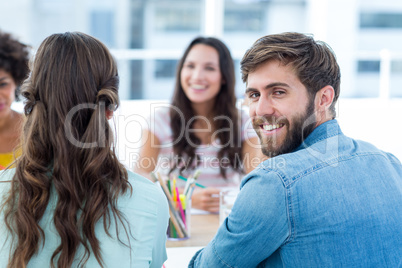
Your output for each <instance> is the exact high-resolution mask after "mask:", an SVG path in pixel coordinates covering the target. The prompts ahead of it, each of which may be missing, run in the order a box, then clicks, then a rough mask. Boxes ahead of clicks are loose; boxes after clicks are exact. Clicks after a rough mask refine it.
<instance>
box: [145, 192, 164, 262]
mask: <svg viewBox="0 0 402 268" xmlns="http://www.w3.org/2000/svg"><path fill="white" fill-rule="evenodd" d="M168 211H169V207H168V204H167V200H166V197H165V196H164V195H163V194H162V195H159V202H158V215H157V219H156V220H157V225H156V227H157V230H156V232H155V234H156V235H155V237H154V246H153V249H152V262H151V264H150V266H149V267H152V268H154V267H155V268H160V267H162V265H163V263H164V262H165V261H166V260H167V254H166V237H167V236H166V232H167V227H168V222H169V213H168Z"/></svg>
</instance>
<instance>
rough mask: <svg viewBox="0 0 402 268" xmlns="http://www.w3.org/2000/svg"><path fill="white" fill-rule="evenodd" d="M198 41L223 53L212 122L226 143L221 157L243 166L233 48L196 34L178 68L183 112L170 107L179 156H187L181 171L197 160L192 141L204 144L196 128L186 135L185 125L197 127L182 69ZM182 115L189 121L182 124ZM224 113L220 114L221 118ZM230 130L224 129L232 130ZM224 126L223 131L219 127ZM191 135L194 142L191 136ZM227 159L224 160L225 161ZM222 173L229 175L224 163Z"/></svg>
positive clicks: (178, 102)
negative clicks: (220, 82)
mask: <svg viewBox="0 0 402 268" xmlns="http://www.w3.org/2000/svg"><path fill="white" fill-rule="evenodd" d="M197 44H203V45H207V46H210V47H213V48H214V49H216V51H217V52H218V55H219V69H220V72H221V75H222V80H223V81H225V83H222V85H221V89H220V91H219V93H218V94H217V96H216V99H215V105H214V107H215V111H213V113H214V116H215V118H216V120H215V121H214V122H212V124H214V128H213V129H214V130H215V131H217V130H218V131H217V132H219V133H218V134H217V135H216V137H217V138H219V140H220V143H221V144H222V145H223V146H222V148H221V149H220V150H219V152H218V158H219V160H222V159H223V158H224V157H225V158H227V161H226V163H228V165H229V166H231V167H233V168H234V169H235V170H237V171H240V170H242V165H241V136H240V133H239V128H240V123H239V119H240V116H239V115H238V110H237V108H236V96H235V73H234V63H233V59H232V57H231V54H230V51H229V49H228V48H227V47H226V45H225V44H224V43H223V42H222V41H220V40H218V39H216V38H213V37H197V38H195V39H194V40H193V41H192V42H191V43H190V44H189V46H188V47H187V49H186V50H185V52H184V55H183V56H182V58H181V59H180V61H179V63H178V66H177V72H176V85H175V90H174V94H173V99H172V105H173V107H176V108H178V110H179V111H181V113H179V112H178V111H177V110H176V109H170V117H171V128H172V131H173V140H174V141H177V142H176V143H174V145H173V150H174V153H175V154H176V155H177V156H178V158H179V159H182V158H187V160H186V163H187V165H185V166H182V167H180V172H182V171H183V170H184V169H185V168H186V167H188V166H191V164H193V163H194V161H196V159H197V156H196V154H195V149H196V147H194V146H192V145H191V144H193V145H194V144H195V145H197V146H198V145H200V144H201V141H200V139H199V138H197V137H196V136H195V135H194V132H189V133H187V134H186V135H184V138H180V137H183V135H182V130H183V127H185V129H186V130H188V129H191V128H193V125H194V122H195V120H192V121H190V120H191V119H192V118H193V117H194V116H195V113H194V110H193V108H192V106H191V101H190V100H189V99H188V98H187V96H186V94H185V93H184V91H183V88H182V85H181V82H180V81H181V70H182V68H183V64H184V62H185V60H186V57H187V55H188V53H189V52H190V50H191V49H192V48H193V46H195V45H197ZM182 116H184V122H185V125H184V126H183V124H182ZM219 117H220V118H219ZM188 122H191V123H190V125H189V126H187V124H188ZM228 129H230V131H222V130H228ZM219 130H221V131H219ZM187 137H188V139H190V141H191V142H189V141H188V140H187ZM222 163H223V162H222ZM178 167H179V165H178V163H176V164H175V165H174V166H173V167H172V169H171V171H170V172H172V171H173V170H174V169H176V168H178ZM220 173H221V174H222V176H223V177H225V178H226V174H225V169H224V167H223V165H220Z"/></svg>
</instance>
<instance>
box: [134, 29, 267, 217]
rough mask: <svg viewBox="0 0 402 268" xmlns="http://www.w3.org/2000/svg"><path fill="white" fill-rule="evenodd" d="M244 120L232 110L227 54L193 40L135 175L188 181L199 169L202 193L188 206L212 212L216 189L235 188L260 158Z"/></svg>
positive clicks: (216, 44)
mask: <svg viewBox="0 0 402 268" xmlns="http://www.w3.org/2000/svg"><path fill="white" fill-rule="evenodd" d="M248 118H249V117H248V115H247V113H245V112H244V111H241V110H239V109H237V108H236V96H235V73H234V63H233V59H232V57H231V54H230V51H229V49H228V48H227V46H226V45H225V44H224V43H223V42H222V41H221V40H219V39H217V38H213V37H197V38H195V39H194V40H192V41H191V43H190V44H189V45H188V47H187V48H186V50H185V51H184V54H183V56H182V58H181V60H180V61H179V63H178V66H177V73H176V86H175V90H174V94H173V99H172V102H171V105H170V107H168V108H166V107H164V108H161V109H159V110H156V112H155V113H154V114H152V115H151V125H150V128H149V129H146V130H145V131H144V133H143V137H144V146H143V147H142V149H141V152H140V157H139V160H140V161H138V163H136V166H135V170H136V171H137V172H141V173H142V174H144V175H146V174H147V173H148V174H149V172H151V171H153V170H156V171H158V172H160V173H162V174H164V175H170V174H172V172H174V173H175V174H174V175H175V176H177V175H179V174H180V175H184V176H185V177H188V176H190V175H191V174H192V173H194V170H196V169H199V170H200V171H201V175H200V176H199V177H198V181H199V182H200V183H201V184H203V185H205V186H208V187H207V188H206V189H202V190H200V189H197V190H196V191H195V192H194V194H193V196H192V206H193V207H195V208H198V209H202V210H206V211H210V212H217V211H219V198H217V196H218V195H219V191H220V189H221V188H225V187H238V185H239V181H240V178H241V176H242V175H244V174H245V173H248V172H249V171H251V170H252V169H253V168H254V167H255V166H256V165H253V162H254V164H256V163H259V162H260V160H261V159H262V157H263V156H262V154H261V152H260V149H259V147H258V146H257V145H258V144H259V142H258V138H257V136H256V134H255V132H254V130H253V129H252V128H251V126H250V128H251V129H250V130H248V129H247V127H246V125H247V124H246V123H247V121H248Z"/></svg>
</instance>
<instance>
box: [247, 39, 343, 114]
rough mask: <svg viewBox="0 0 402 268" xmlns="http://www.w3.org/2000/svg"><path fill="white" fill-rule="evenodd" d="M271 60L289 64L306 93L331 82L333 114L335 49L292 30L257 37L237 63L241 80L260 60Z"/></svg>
mask: <svg viewBox="0 0 402 268" xmlns="http://www.w3.org/2000/svg"><path fill="white" fill-rule="evenodd" d="M272 60H278V61H279V62H280V63H281V64H283V65H288V64H290V65H291V66H292V68H293V70H294V71H295V74H296V75H297V77H298V78H299V79H300V81H301V83H302V84H303V85H304V86H305V87H306V89H307V92H308V94H309V96H310V97H314V96H315V94H316V93H317V92H318V91H319V90H320V89H322V88H323V87H325V86H327V85H330V86H332V87H333V88H334V91H335V94H334V100H333V102H332V104H331V106H330V111H331V113H332V115H333V117H334V118H335V117H336V111H335V104H336V102H337V100H338V98H339V93H340V82H341V73H340V68H339V65H338V63H337V61H336V56H335V53H334V52H333V50H332V49H331V47H330V46H329V45H328V44H326V43H325V42H322V41H315V40H314V39H313V37H312V36H309V35H305V34H301V33H294V32H288V33H282V34H273V35H267V36H264V37H261V38H260V39H258V40H257V41H255V43H254V44H253V45H252V47H251V48H250V49H249V50H247V52H246V53H245V55H244V56H243V59H242V61H241V63H240V64H241V72H242V79H243V82H245V83H247V79H248V75H249V74H250V73H252V72H254V71H255V70H256V69H257V68H258V67H259V66H260V65H261V64H263V63H265V62H267V61H272Z"/></svg>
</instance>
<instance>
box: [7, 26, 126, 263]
mask: <svg viewBox="0 0 402 268" xmlns="http://www.w3.org/2000/svg"><path fill="white" fill-rule="evenodd" d="M32 66H33V67H32V72H31V74H30V77H29V78H28V79H27V80H26V81H25V82H24V84H23V86H22V95H23V96H24V97H25V98H26V102H25V114H26V122H25V125H24V128H23V134H22V136H23V137H22V144H23V148H22V155H21V157H20V158H18V159H17V162H16V173H15V175H14V176H13V178H12V181H11V189H10V192H9V194H8V196H7V199H6V201H5V204H4V207H5V222H6V225H7V228H8V229H9V231H10V233H11V234H12V235H13V236H12V242H13V243H12V247H11V249H10V259H9V263H8V267H26V265H27V264H28V262H29V260H30V259H31V258H32V256H33V255H34V254H36V253H38V250H39V248H40V245H41V244H43V243H44V241H45V237H44V231H43V229H42V228H41V226H40V225H39V221H40V219H41V218H42V217H43V215H44V212H45V210H46V208H47V206H48V205H49V199H50V197H51V195H54V194H55V196H57V203H56V207H55V210H54V216H53V223H54V226H55V228H56V230H57V232H58V234H59V236H60V240H61V241H60V244H59V245H58V247H57V248H56V249H55V251H54V252H53V255H52V257H51V259H50V260H49V264H50V266H51V267H55V266H57V267H70V266H71V265H72V263H73V260H74V258H75V255H76V252H77V250H78V248H79V247H81V246H82V247H83V249H84V251H85V252H84V255H83V257H82V259H81V260H80V263H79V266H85V263H86V262H87V261H88V258H89V256H90V255H91V254H94V256H95V257H96V260H97V261H98V263H99V265H100V266H103V260H102V256H101V248H100V242H99V240H98V239H97V237H96V234H95V225H96V223H97V222H98V221H99V220H100V219H102V220H103V226H104V228H105V231H106V232H107V233H108V234H109V235H110V233H109V232H108V228H109V226H110V224H111V221H112V220H114V221H120V222H121V223H122V224H123V228H124V230H125V234H126V235H128V234H129V230H127V228H126V225H125V224H124V223H127V221H126V219H125V218H124V216H123V215H122V214H121V213H120V212H119V210H118V209H117V199H118V198H119V195H122V194H124V193H125V192H127V191H129V192H130V191H132V188H131V185H130V184H129V182H128V175H127V171H126V169H125V168H124V167H123V165H122V164H121V163H119V161H118V159H117V157H116V154H115V152H114V149H113V146H112V145H113V134H112V130H111V128H110V126H109V124H108V122H107V119H106V115H105V114H106V110H107V109H109V110H114V109H115V108H117V106H118V104H119V98H118V81H119V79H118V73H117V66H116V63H115V61H114V59H113V57H112V56H111V54H110V52H109V51H108V49H107V48H106V46H104V45H103V44H102V43H101V42H100V41H98V40H96V39H95V38H93V37H91V36H88V35H86V34H83V33H78V32H74V33H68V32H67V33H64V34H54V35H51V36H49V37H48V38H46V39H45V40H44V41H43V42H42V44H41V45H40V47H39V49H38V51H37V53H36V56H35V59H34V62H33V65H32ZM116 232H117V233H118V230H117V224H116ZM118 239H119V241H121V240H120V238H118Z"/></svg>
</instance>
